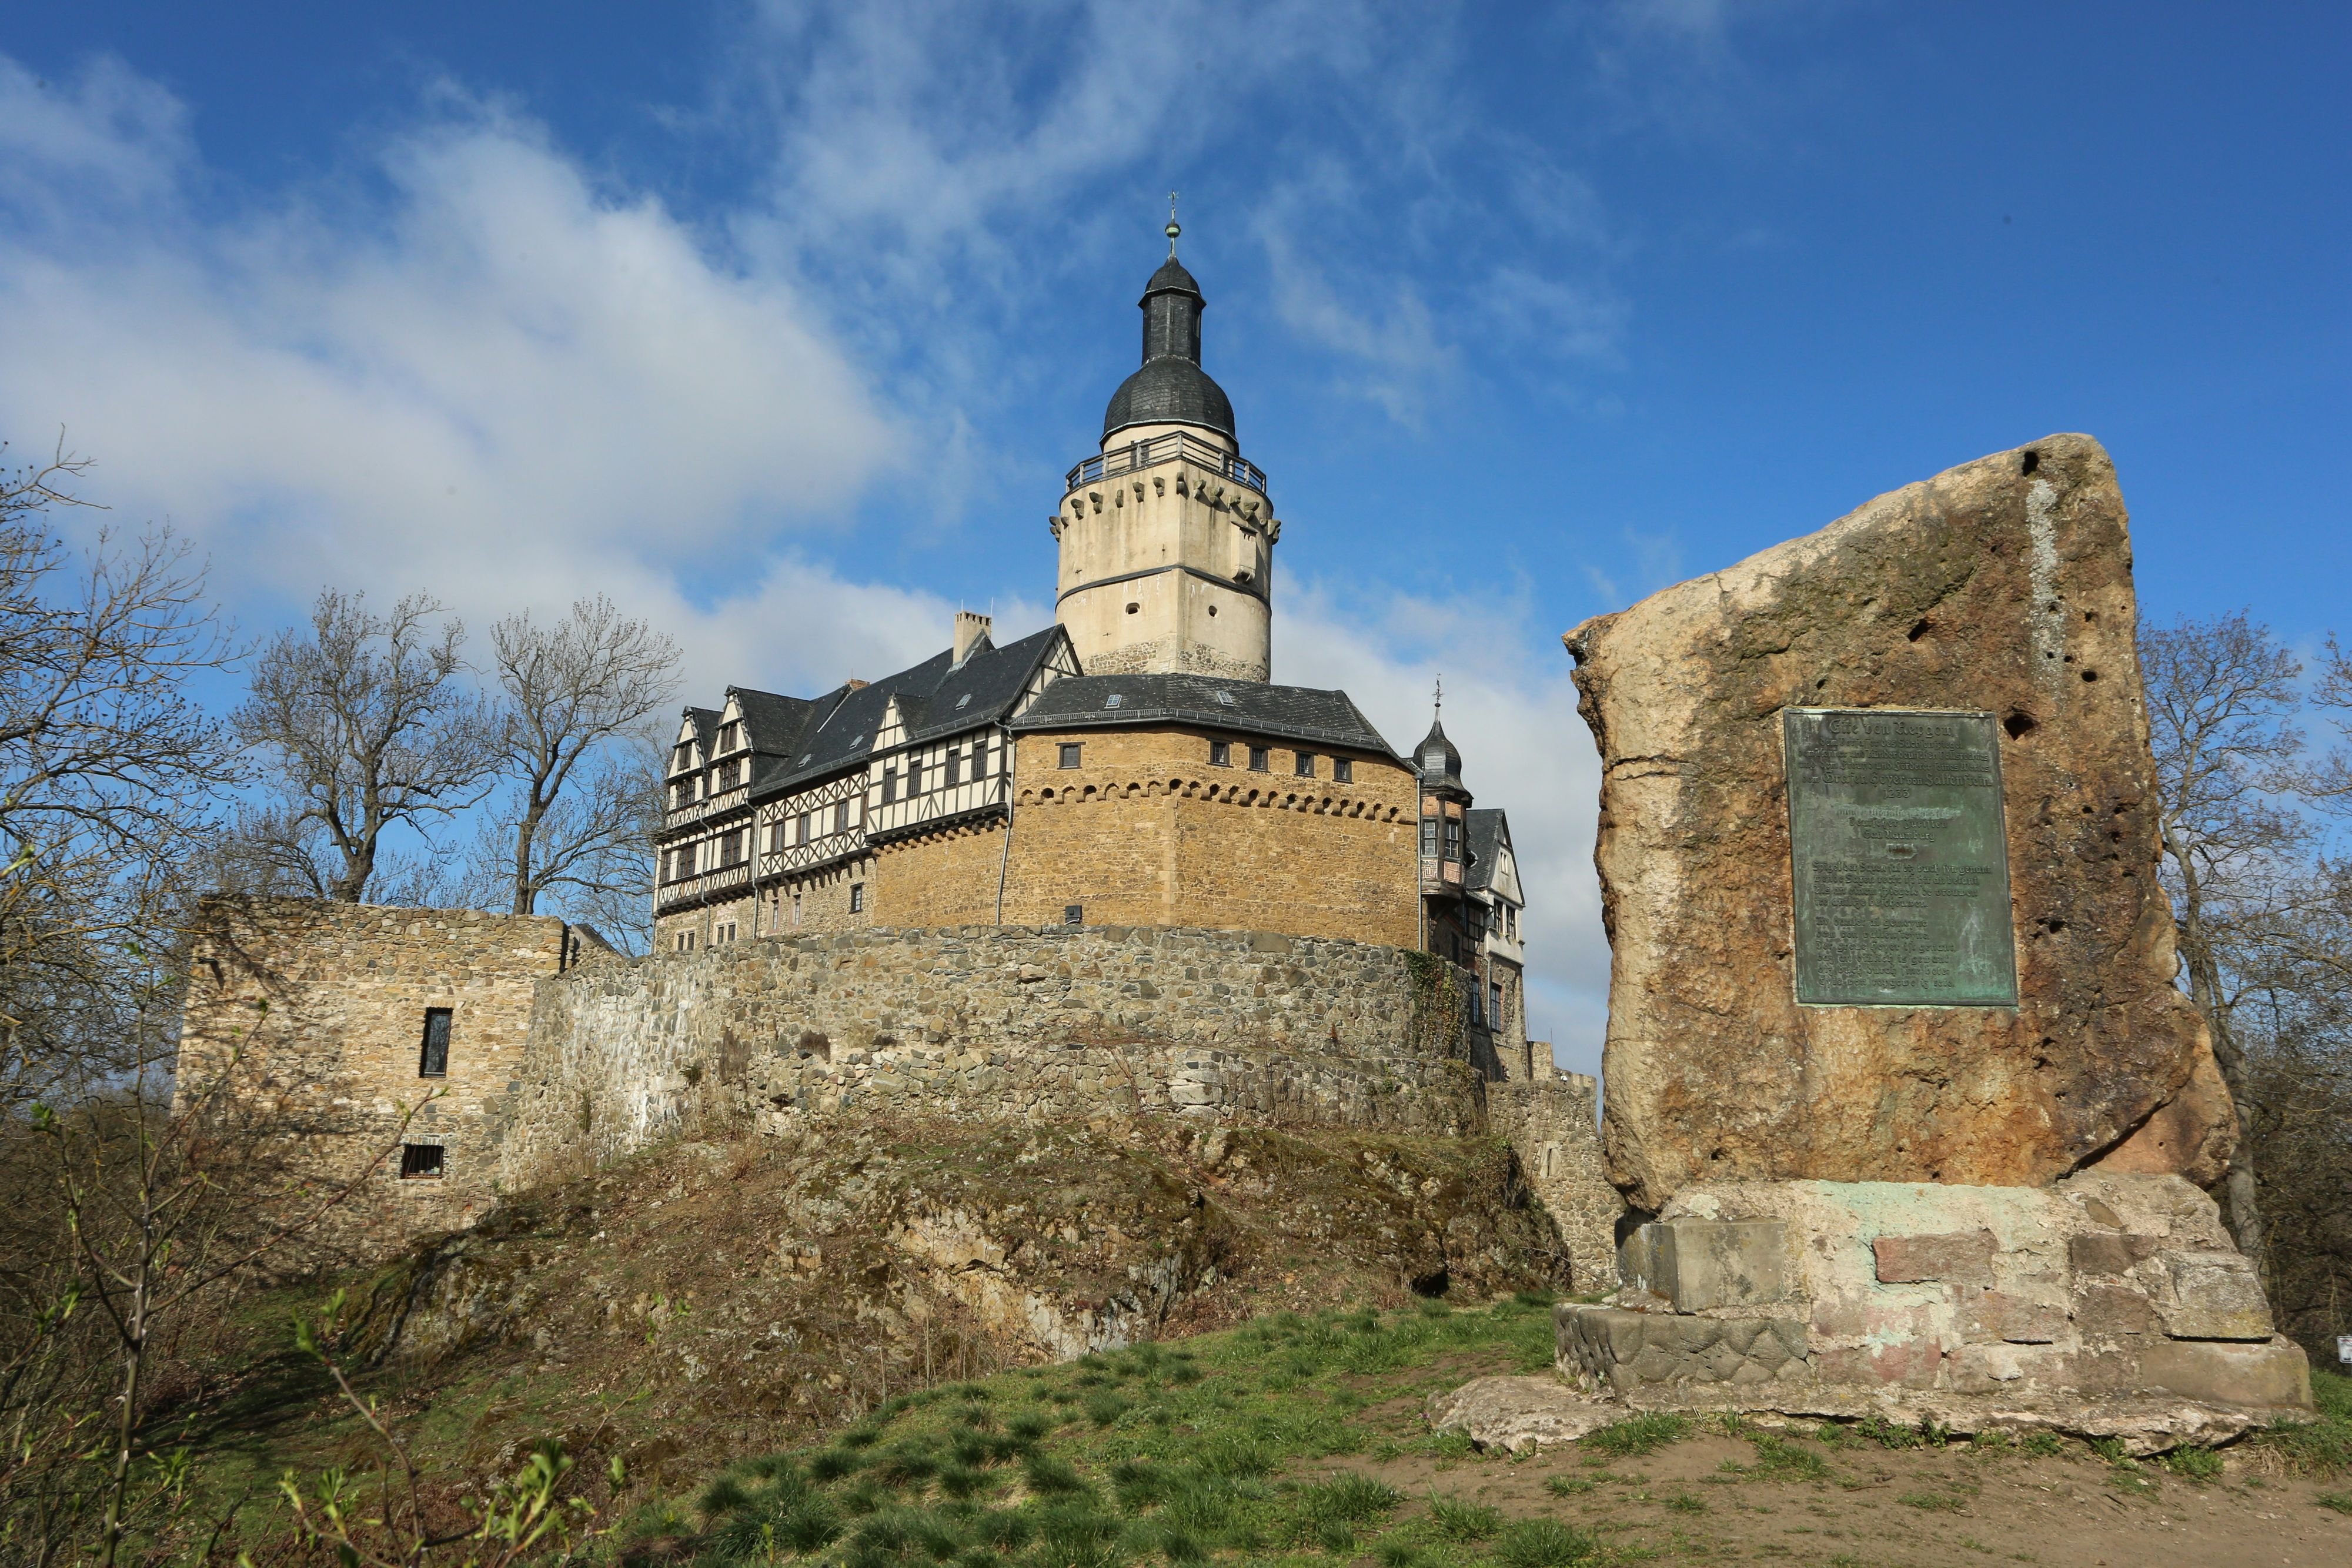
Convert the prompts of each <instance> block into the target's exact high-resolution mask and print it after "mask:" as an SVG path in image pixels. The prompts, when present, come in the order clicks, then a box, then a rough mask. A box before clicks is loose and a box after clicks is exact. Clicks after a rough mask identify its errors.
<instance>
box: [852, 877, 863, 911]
mask: <svg viewBox="0 0 2352 1568" xmlns="http://www.w3.org/2000/svg"><path fill="white" fill-rule="evenodd" d="M849 913H850V914H852V915H863V914H865V913H866V884H865V883H862V882H853V883H850V884H849Z"/></svg>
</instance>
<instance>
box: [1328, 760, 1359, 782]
mask: <svg viewBox="0 0 2352 1568" xmlns="http://www.w3.org/2000/svg"><path fill="white" fill-rule="evenodd" d="M1331 779H1332V781H1333V782H1334V783H1339V784H1353V783H1354V782H1355V781H1356V763H1355V759H1354V758H1349V757H1335V758H1331Z"/></svg>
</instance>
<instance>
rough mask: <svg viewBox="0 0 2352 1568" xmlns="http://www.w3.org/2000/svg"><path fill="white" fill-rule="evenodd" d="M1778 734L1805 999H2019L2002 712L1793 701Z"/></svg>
mask: <svg viewBox="0 0 2352 1568" xmlns="http://www.w3.org/2000/svg"><path fill="white" fill-rule="evenodd" d="M1781 734H1782V737H1783V739H1784V741H1785V742H1786V747H1787V749H1786V756H1787V762H1788V778H1789V853H1790V860H1791V862H1792V869H1793V871H1794V872H1795V887H1796V900H1797V908H1796V925H1797V933H1796V935H1797V1000H1798V1001H1799V1002H1801V1003H1803V1004H1805V1005H1807V1006H1811V1007H1945V1008H2013V1007H2015V1006H2016V1005H2017V944H2016V939H2015V937H2014V936H2013V935H2012V934H2011V923H2010V913H2009V837H2008V834H2007V833H2006V831H2004V830H2003V827H2002V822H2001V808H2000V730H1999V729H1998V728H1996V727H1995V726H1994V723H1993V716H1992V715H1990V714H1989V713H1920V712H1906V711H1904V710H1901V709H1895V708H1790V709H1787V710H1786V711H1785V712H1784V713H1783V714H1782V716H1781Z"/></svg>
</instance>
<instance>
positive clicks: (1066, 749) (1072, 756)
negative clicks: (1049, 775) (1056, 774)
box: [1062, 740, 1082, 768]
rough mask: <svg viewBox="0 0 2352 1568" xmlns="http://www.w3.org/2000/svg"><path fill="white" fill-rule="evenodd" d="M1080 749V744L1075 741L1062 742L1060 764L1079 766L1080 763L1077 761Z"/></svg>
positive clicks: (1071, 766) (1066, 766)
mask: <svg viewBox="0 0 2352 1568" xmlns="http://www.w3.org/2000/svg"><path fill="white" fill-rule="evenodd" d="M1081 749H1082V747H1081V744H1080V743H1079V742H1077V741H1075V740H1066V741H1064V742H1062V766H1063V767H1065V768H1076V767H1079V766H1080V763H1079V761H1078V757H1079V753H1080V751H1081Z"/></svg>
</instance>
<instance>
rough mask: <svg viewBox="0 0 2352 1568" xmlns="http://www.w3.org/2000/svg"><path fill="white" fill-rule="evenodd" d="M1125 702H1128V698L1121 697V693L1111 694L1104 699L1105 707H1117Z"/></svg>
mask: <svg viewBox="0 0 2352 1568" xmlns="http://www.w3.org/2000/svg"><path fill="white" fill-rule="evenodd" d="M1125 701H1127V698H1126V697H1125V696H1124V695H1120V694H1119V693H1118V692H1113V693H1111V694H1110V695H1108V696H1107V697H1105V698H1103V706H1105V707H1117V706H1119V705H1120V704H1121V703H1124V702H1125Z"/></svg>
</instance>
